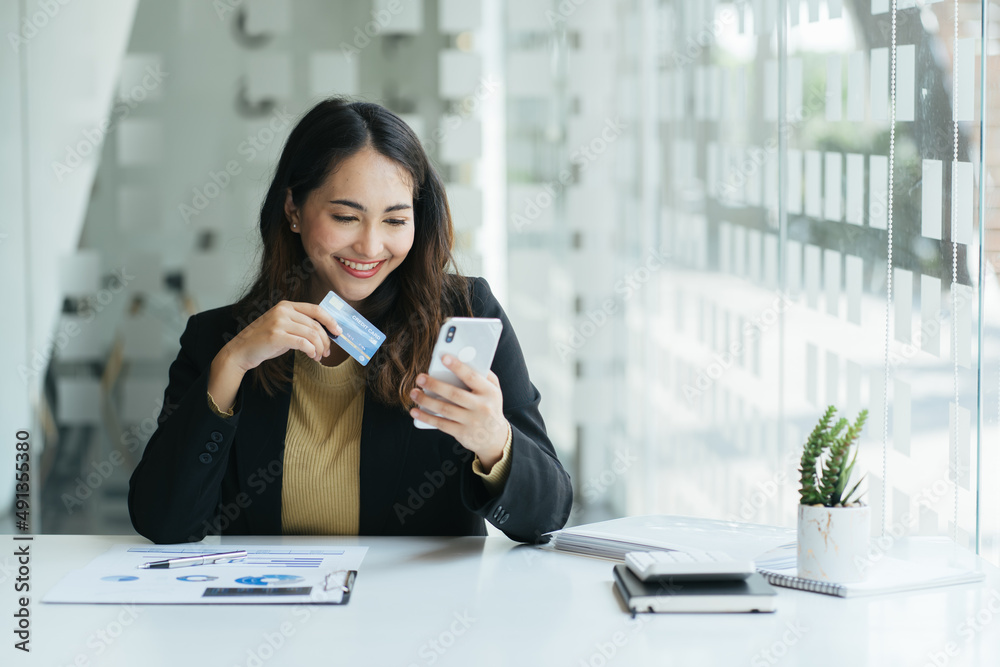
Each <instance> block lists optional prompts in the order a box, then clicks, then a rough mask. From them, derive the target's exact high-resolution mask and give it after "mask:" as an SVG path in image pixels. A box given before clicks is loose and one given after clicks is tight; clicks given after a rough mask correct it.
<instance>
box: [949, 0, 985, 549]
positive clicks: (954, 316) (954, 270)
mask: <svg viewBox="0 0 1000 667" xmlns="http://www.w3.org/2000/svg"><path fill="white" fill-rule="evenodd" d="M953 44H954V49H955V53H954V55H953V56H952V59H951V61H952V64H951V115H952V118H953V121H952V145H953V154H952V162H951V349H952V366H953V370H954V378H953V380H954V383H955V408H954V412H955V414H954V417H953V418H952V422H953V424H952V434H951V435H952V440H953V441H954V443H955V447H954V450H953V451H952V461H951V474H952V477H953V481H954V487H955V488H954V492H955V497H954V499H953V502H952V507H953V512H954V513H953V516H952V526H951V530H952V534H951V538H952V539H953V540H955V541H956V542H957V541H958V448H959V446H961V443H960V442H959V441H958V398H959V397H958V242H957V241H956V240H955V232H956V230H957V229H958V224H957V222H958V221H957V216H956V212H957V211H958V198H957V197H956V195H957V194H958V188H957V182H958V179H957V178H956V172H957V171H958V0H955V34H954V35H953ZM980 187H982V184H981V183H980Z"/></svg>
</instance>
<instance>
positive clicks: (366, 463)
mask: <svg viewBox="0 0 1000 667" xmlns="http://www.w3.org/2000/svg"><path fill="white" fill-rule="evenodd" d="M411 429H413V423H412V420H410V419H409V418H408V417H407V416H406V413H404V412H402V411H401V410H400V409H399V408H397V407H389V406H387V405H385V404H384V403H381V402H379V401H378V400H376V399H375V397H374V396H373V395H372V393H371V392H370V391H369V390H367V389H366V390H365V407H364V414H363V416H362V418H361V470H360V482H361V514H360V517H359V521H358V524H359V525H358V532H359V533H360V534H361V535H379V534H382V532H383V526H384V525H385V522H386V519H387V518H388V516H389V513H390V511H391V509H392V507H391V505H392V502H393V500H395V497H396V492H397V489H398V487H399V479H400V475H401V474H402V472H403V468H404V466H405V463H406V453H407V450H408V445H409V441H410V432H411Z"/></svg>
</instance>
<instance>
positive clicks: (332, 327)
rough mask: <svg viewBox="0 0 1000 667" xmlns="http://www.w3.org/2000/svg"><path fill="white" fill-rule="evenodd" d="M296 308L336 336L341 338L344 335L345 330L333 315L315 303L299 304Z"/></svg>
mask: <svg viewBox="0 0 1000 667" xmlns="http://www.w3.org/2000/svg"><path fill="white" fill-rule="evenodd" d="M295 306H296V308H297V309H298V310H299V312H301V313H302V314H304V315H306V316H307V317H309V318H311V319H313V320H314V321H316V322H319V323H320V324H322V325H323V326H325V327H326V328H327V329H328V330H329V332H330V333H331V334H333V335H334V336H339V335H341V334H342V333H344V330H343V328H342V327H341V326H340V324H339V323H338V322H337V320H335V319H334V318H333V315H331V314H330V313H328V312H326V310H324V309H323V308H320V307H319V306H318V305H316V304H314V303H297V304H295Z"/></svg>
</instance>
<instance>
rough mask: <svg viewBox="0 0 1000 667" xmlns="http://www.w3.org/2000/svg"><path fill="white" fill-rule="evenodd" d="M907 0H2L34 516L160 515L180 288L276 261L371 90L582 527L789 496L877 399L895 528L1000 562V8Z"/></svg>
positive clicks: (237, 278) (9, 380)
mask: <svg viewBox="0 0 1000 667" xmlns="http://www.w3.org/2000/svg"><path fill="white" fill-rule="evenodd" d="M890 10H891V1H890V0H846V1H842V0H802V1H799V0H781V1H779V0H754V1H747V2H735V3H723V2H715V1H714V0H712V1H709V0H674V1H669V0H563V1H562V2H556V1H554V0H553V1H544V0H370V1H369V0H363V1H360V2H347V1H346V0H341V1H336V2H321V1H319V0H244V1H242V2H239V1H237V0H219V1H218V2H214V3H207V2H201V1H200V0H180V1H179V2H176V3H155V2H152V1H150V0H145V1H143V0H103V1H102V2H89V3H66V4H62V3H60V2H57V1H52V2H44V1H35V0H20V2H15V3H5V4H4V5H3V7H0V32H2V33H3V34H4V35H5V36H6V40H5V41H7V44H5V45H4V47H3V48H5V49H9V51H5V55H4V57H3V58H0V81H2V85H3V89H4V94H3V95H0V120H2V122H0V128H2V129H0V141H2V150H0V196H2V198H3V201H4V202H5V203H6V205H7V211H8V215H7V216H5V219H4V221H3V223H2V224H3V226H2V228H0V257H2V261H0V275H2V277H3V280H4V283H5V284H6V285H8V286H9V288H8V290H7V292H6V294H5V297H4V306H5V315H6V320H7V322H6V326H4V327H3V328H2V329H0V343H2V345H3V347H4V348H5V349H6V350H8V351H9V352H8V353H7V354H5V355H4V357H3V359H2V360H0V364H2V368H0V374H2V377H4V378H5V380H4V381H3V382H2V383H0V415H2V420H0V421H2V423H3V424H4V426H5V428H6V429H7V433H6V434H5V435H4V438H5V442H6V443H8V444H7V445H6V446H5V447H3V448H2V449H3V452H4V454H3V455H4V456H5V457H7V458H6V460H8V461H11V462H13V460H14V435H15V431H16V430H17V429H20V428H27V429H28V430H29V431H30V433H31V440H32V444H33V456H34V458H33V462H32V465H33V467H32V471H33V477H32V479H33V485H32V489H33V498H32V516H33V519H34V522H33V529H34V530H36V531H39V532H67V533H73V532H85V533H116V532H131V526H130V524H129V522H128V517H127V512H126V508H125V492H126V489H127V480H128V477H129V474H130V473H131V469H132V467H133V466H134V464H135V462H136V461H137V460H138V457H139V456H140V455H141V449H142V445H143V444H144V442H145V440H146V439H147V438H148V437H149V435H150V434H151V433H152V431H153V429H154V428H155V419H156V416H157V415H158V414H159V411H160V408H161V400H162V392H163V389H164V387H165V386H166V380H167V368H168V366H169V364H170V362H171V361H172V359H173V358H174V356H175V355H176V352H177V349H178V346H179V343H178V337H179V335H180V333H181V331H182V330H183V327H184V324H185V322H186V319H187V317H188V316H189V315H190V314H192V313H195V312H198V311H200V310H203V309H206V308H213V307H216V306H219V305H222V304H224V303H228V302H231V301H232V300H233V299H234V298H235V296H236V295H237V293H238V292H239V290H240V288H241V287H242V286H243V285H244V284H245V282H246V281H247V280H248V279H249V275H250V272H252V271H253V269H254V268H255V266H256V264H255V261H256V257H257V255H256V252H257V245H256V241H255V237H256V231H255V230H256V224H257V218H256V215H257V210H258V208H259V205H260V201H261V198H262V196H263V193H264V191H265V189H266V186H267V183H268V178H269V175H270V173H271V170H272V169H273V167H274V164H275V161H276V159H277V155H278V154H279V152H280V148H281V146H282V143H283V141H284V138H285V137H286V136H287V133H288V132H289V131H290V129H291V126H292V125H293V124H294V122H295V120H296V119H297V118H298V117H299V116H300V115H301V114H302V113H303V112H304V111H305V110H306V109H308V108H309V107H310V106H311V105H312V104H314V103H315V101H317V100H318V99H320V98H322V97H325V96H328V95H332V94H345V95H351V96H356V97H358V98H360V99H367V100H371V101H376V102H380V103H382V104H384V105H386V106H387V107H389V108H390V109H392V110H394V111H395V112H397V113H399V114H400V115H401V116H402V117H403V118H404V119H405V120H406V121H407V122H408V123H409V124H410V125H411V126H412V127H413V128H414V130H415V131H416V132H417V134H418V135H419V136H420V137H421V139H422V141H423V142H424V145H425V147H426V148H427V150H428V152H429V153H430V155H431V156H432V159H433V160H434V162H435V164H436V165H437V166H438V168H439V170H440V171H441V173H442V176H443V177H444V180H445V181H446V182H447V184H448V193H449V197H450V201H451V206H452V212H453V215H454V219H455V225H456V244H457V260H458V263H459V268H460V269H461V270H462V271H463V272H466V273H469V274H475V275H483V276H485V277H486V278H487V279H488V280H489V281H490V282H491V284H492V285H493V287H494V290H495V291H496V292H497V294H498V295H499V297H500V299H501V301H502V303H503V304H504V306H505V308H506V309H507V312H508V314H509V315H510V317H511V320H512V322H513V324H514V326H515V328H516V331H517V334H518V337H519V339H520V341H521V344H522V347H523V349H524V352H525V356H526V358H527V361H528V366H529V369H530V371H531V374H532V378H533V381H534V382H535V384H536V385H537V386H538V388H539V390H540V392H541V394H542V404H541V409H542V412H543V415H544V417H545V419H546V423H547V425H548V428H549V431H550V435H551V437H552V440H553V442H554V443H555V445H556V447H557V450H558V452H559V455H560V457H561V459H562V460H563V462H564V464H565V465H566V467H567V469H568V470H569V471H570V472H571V474H572V476H573V478H574V483H575V488H576V494H577V500H576V504H575V507H574V514H573V516H572V518H571V522H573V523H580V522H584V521H593V520H600V519H603V518H609V517H614V516H622V515H625V514H643V513H675V514H690V515H696V516H705V517H714V518H730V519H734V520H743V521H752V522H762V523H776V524H782V525H792V524H793V522H794V517H795V506H796V502H797V495H796V492H795V490H796V486H797V473H796V467H797V463H798V453H799V448H800V446H801V442H802V441H803V439H804V438H805V436H806V435H807V434H808V431H809V429H810V428H811V426H812V424H813V423H814V422H815V420H816V418H817V417H818V416H819V414H821V412H822V411H823V409H824V408H825V406H826V405H828V404H830V403H833V404H836V405H837V406H838V407H840V408H841V409H842V410H843V411H845V412H846V413H847V414H848V415H849V416H853V415H854V414H856V413H857V412H858V411H859V410H860V409H862V408H867V409H868V410H869V412H870V413H871V415H870V418H869V422H868V426H867V428H866V430H865V433H864V437H863V439H862V448H861V460H860V463H859V467H862V468H863V471H864V472H865V474H866V479H867V481H866V485H867V488H868V492H867V500H868V502H869V503H870V504H871V505H872V507H873V530H874V531H875V532H876V533H882V532H885V533H887V534H891V535H895V536H899V535H902V534H920V535H942V536H948V537H950V538H952V539H954V540H956V541H957V542H958V543H960V544H962V545H965V546H969V547H972V548H975V547H976V545H977V543H978V544H979V546H980V547H981V549H982V553H983V554H984V555H985V556H986V557H988V558H989V559H990V560H992V561H993V562H994V563H997V562H1000V490H998V485H997V484H996V483H995V481H996V479H997V471H998V470H1000V433H998V428H997V424H998V421H1000V344H998V343H1000V333H998V317H1000V291H998V289H997V287H998V286H997V280H996V273H995V270H994V265H995V263H996V261H997V259H998V255H997V252H996V251H997V249H998V247H1000V243H998V240H997V238H996V236H995V234H996V229H997V228H1000V220H998V219H997V215H996V209H995V207H994V204H993V200H994V196H995V194H996V188H995V186H994V185H993V183H992V181H991V178H990V175H991V174H992V173H994V171H993V170H994V169H995V167H992V165H993V164H995V163H997V161H998V160H1000V158H997V157H994V155H995V154H997V155H1000V152H998V151H997V150H995V149H994V147H995V146H996V143H995V142H993V141H992V140H993V136H994V135H993V133H992V132H989V131H988V128H989V127H990V126H991V125H992V122H991V121H992V116H993V109H994V108H1000V107H995V105H996V104H997V102H996V101H995V100H996V96H995V95H989V94H987V95H986V96H985V98H984V95H983V91H984V89H983V79H982V62H983V60H982V56H983V53H984V52H985V53H986V54H988V55H995V54H996V53H997V51H998V44H997V42H996V41H995V38H994V40H990V41H989V42H988V43H987V45H986V46H985V47H984V45H983V42H982V35H983V34H990V32H989V31H987V30H984V28H983V19H984V14H986V18H987V19H988V23H995V22H996V21H997V18H998V16H997V15H998V13H1000V12H997V11H995V10H994V11H992V12H990V13H988V14H987V11H986V3H985V2H982V3H980V2H920V1H914V0H909V2H906V1H903V0H899V1H898V2H897V11H896V13H895V15H894V16H893V14H892V13H891V11H890ZM781 17H784V19H785V20H784V21H782V20H779V19H781ZM988 27H989V25H987V28H988ZM993 32H996V31H995V30H994V31H993ZM893 47H895V49H893ZM987 63H988V66H987V71H986V77H985V81H986V91H987V92H990V91H995V88H996V84H995V80H996V77H997V76H1000V74H998V73H1000V69H998V67H997V66H996V65H995V64H993V63H992V59H988V60H987ZM893 100H895V104H894V105H893V103H892V102H893ZM984 112H985V113H984ZM893 115H894V117H895V120H896V123H895V125H894V126H892V125H891V124H890V118H891V117H892V116H893ZM893 127H894V131H893V130H892V128H893ZM984 136H985V137H986V141H985V142H983V137H984ZM984 146H985V150H983V147H984ZM983 174H985V175H986V178H985V180H984V179H983V178H982V175H983ZM890 240H891V243H890ZM3 465H4V466H6V465H9V464H3ZM12 497H13V483H12V476H11V475H2V476H0V499H2V500H0V503H2V504H4V505H6V504H8V503H9V502H10V500H11V499H12ZM6 515H9V513H6ZM8 526H9V527H10V529H11V530H12V529H13V525H12V524H10V523H8Z"/></svg>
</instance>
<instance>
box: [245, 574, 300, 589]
mask: <svg viewBox="0 0 1000 667" xmlns="http://www.w3.org/2000/svg"><path fill="white" fill-rule="evenodd" d="M299 581H302V577H296V576H295V575H294V574H264V575H261V576H259V577H240V578H239V579H237V580H236V583H238V584H243V585H244V586H275V585H280V584H294V583H297V582H299Z"/></svg>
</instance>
